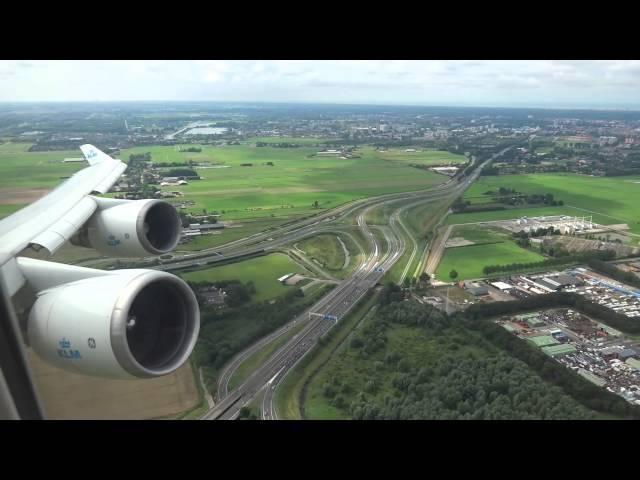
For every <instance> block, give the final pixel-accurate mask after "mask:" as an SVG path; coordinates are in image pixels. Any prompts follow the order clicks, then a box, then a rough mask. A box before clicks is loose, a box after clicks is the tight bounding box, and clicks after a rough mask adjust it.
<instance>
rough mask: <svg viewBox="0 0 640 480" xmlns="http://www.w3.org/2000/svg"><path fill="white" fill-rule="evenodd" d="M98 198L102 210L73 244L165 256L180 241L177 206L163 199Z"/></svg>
mask: <svg viewBox="0 0 640 480" xmlns="http://www.w3.org/2000/svg"><path fill="white" fill-rule="evenodd" d="M97 200H98V210H96V212H95V213H94V214H93V215H92V216H91V218H89V220H88V221H87V223H86V225H85V226H84V227H83V228H82V229H80V230H79V231H78V233H77V234H76V235H75V236H74V237H73V238H72V239H71V243H73V244H76V245H82V246H85V247H90V248H95V249H96V250H97V251H99V252H100V253H102V254H104V255H109V256H114V257H144V256H148V255H162V254H164V253H167V252H170V251H171V250H173V249H174V248H175V247H176V245H177V244H178V240H180V234H181V232H182V222H181V221H180V216H179V215H178V212H177V210H176V209H175V207H174V206H173V205H171V204H169V203H167V202H164V201H162V200H125V201H122V200H111V199H103V198H100V199H97Z"/></svg>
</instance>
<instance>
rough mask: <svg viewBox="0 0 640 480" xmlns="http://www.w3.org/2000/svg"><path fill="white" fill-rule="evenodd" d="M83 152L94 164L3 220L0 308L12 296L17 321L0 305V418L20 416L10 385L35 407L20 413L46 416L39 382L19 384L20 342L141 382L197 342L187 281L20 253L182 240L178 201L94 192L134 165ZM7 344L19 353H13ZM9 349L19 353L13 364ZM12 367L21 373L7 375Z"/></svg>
mask: <svg viewBox="0 0 640 480" xmlns="http://www.w3.org/2000/svg"><path fill="white" fill-rule="evenodd" d="M80 149H81V150H82V153H83V155H84V157H85V159H86V160H87V162H88V163H89V166H88V167H86V168H84V169H82V170H80V171H79V172H76V173H75V174H74V175H73V176H71V177H70V178H69V179H67V180H66V181H65V182H63V183H62V184H61V185H59V186H58V187H57V188H55V189H54V190H53V191H51V192H50V193H49V194H48V195H46V196H45V197H43V198H41V199H39V200H38V201H36V202H34V203H33V204H31V205H29V206H27V207H25V208H23V209H22V210H19V211H18V212H16V213H14V214H13V215H11V216H9V217H8V218H5V219H3V220H1V221H0V302H1V300H2V299H3V298H2V297H1V296H2V295H3V294H4V293H6V295H7V296H8V297H10V298H11V302H12V303H13V304H14V305H13V307H14V313H15V314H16V317H18V318H17V320H18V321H11V322H10V323H7V322H5V320H4V319H3V318H2V313H3V312H2V309H0V418H5V417H7V416H9V417H15V416H16V410H15V405H13V404H11V402H10V401H9V400H11V398H8V397H7V396H6V395H5V393H6V392H7V389H6V388H4V387H6V386H8V387H9V390H10V393H11V397H12V398H13V399H14V400H16V399H17V398H18V399H19V403H20V404H21V405H22V408H23V409H25V408H27V407H28V406H29V405H31V407H33V408H31V409H30V410H29V411H28V412H27V411H22V412H18V413H19V414H20V415H19V416H20V417H21V418H26V417H34V416H37V415H38V408H37V407H38V405H36V404H34V402H33V401H32V400H33V399H32V398H31V397H32V396H31V397H30V396H29V395H30V391H29V390H28V388H27V389H25V387H24V386H25V385H26V387H29V385H30V384H32V382H31V379H29V378H27V376H25V374H22V373H24V372H22V373H21V374H20V377H21V379H20V380H21V383H19V384H18V383H15V380H18V379H17V378H16V375H17V374H16V375H11V374H12V372H18V371H19V368H20V367H21V365H22V364H23V363H24V358H25V357H24V352H23V350H22V345H21V343H22V342H21V340H24V341H25V343H26V344H27V345H28V346H29V347H30V348H31V349H32V350H33V351H34V352H35V353H36V354H37V355H38V356H39V357H40V358H41V359H42V360H44V361H45V362H47V363H49V364H51V365H53V366H55V367H58V368H61V369H63V370H67V371H71V372H74V373H81V374H85V375H93V376H101V377H106V378H118V379H135V378H153V377H159V376H162V375H167V374H169V373H172V372H174V371H175V370H176V369H177V368H179V367H180V366H181V365H182V364H183V363H184V362H185V361H187V359H188V358H189V355H190V354H191V352H192V350H193V347H194V346H195V342H196V340H197V338H198V332H199V329H200V310H199V306H198V301H197V298H196V297H195V294H194V293H193V291H192V290H191V288H190V287H189V285H188V284H187V283H186V282H185V281H184V280H182V279H181V278H180V277H177V276H175V275H172V274H170V273H167V272H162V271H158V270H152V269H124V270H108V271H107V270H99V269H93V268H86V267H78V266H73V265H65V264H61V263H55V262H50V261H45V260H40V259H35V258H28V257H25V256H22V255H21V253H22V252H23V250H25V249H26V248H27V247H30V246H31V247H33V248H35V249H36V250H38V249H43V248H44V249H46V251H47V252H48V253H49V254H53V253H55V252H56V251H57V250H58V249H59V248H60V247H61V246H62V245H63V244H64V243H65V242H67V241H68V240H71V243H72V244H74V245H79V246H85V247H90V248H93V249H95V250H96V251H98V252H99V253H101V254H102V255H109V256H113V257H117V258H122V257H131V258H140V257H146V256H149V255H162V254H164V253H167V252H169V251H171V250H173V249H174V248H175V247H176V245H177V244H178V241H179V239H180V235H181V233H182V222H181V220H180V216H179V214H178V212H177V210H176V209H175V207H174V206H173V205H171V204H169V203H167V202H165V201H162V200H158V199H141V200H122V199H112V198H101V197H97V196H94V195H93V194H95V193H106V192H107V191H108V190H109V188H111V186H113V184H114V183H115V182H116V181H117V180H118V178H119V177H120V175H121V174H122V173H123V172H124V171H125V169H126V165H125V164H124V163H123V162H121V161H120V160H115V159H113V158H111V157H110V156H109V155H107V154H105V153H104V152H101V151H100V150H98V149H97V148H96V147H94V146H93V145H82V146H81V147H80ZM7 335H10V336H7ZM3 338H4V339H5V340H6V339H9V343H10V345H11V348H13V350H11V351H9V350H7V348H8V347H6V345H5V343H7V342H4V343H3V341H1V340H2V339H3ZM9 353H15V355H13V356H12V357H11V358H9V357H8V355H9ZM5 354H6V355H5ZM20 355H21V356H20ZM8 364H12V365H14V367H13V369H7V368H6V365H8ZM23 370H24V369H23ZM27 373H28V372H27ZM14 386H15V388H14ZM30 398H31V400H30ZM14 403H15V402H14Z"/></svg>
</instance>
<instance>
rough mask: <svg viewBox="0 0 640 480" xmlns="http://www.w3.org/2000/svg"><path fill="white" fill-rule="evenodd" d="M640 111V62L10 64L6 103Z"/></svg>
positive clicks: (4, 66) (1, 95)
mask: <svg viewBox="0 0 640 480" xmlns="http://www.w3.org/2000/svg"><path fill="white" fill-rule="evenodd" d="M67 101H68V102H92V101H100V102H116V101H194V102H198V101H212V102H230V103H232V102H264V103H333V104H364V105H399V106H400V105H415V106H460V107H519V108H523V107H524V108H527V107H529V108H580V109H589V108H593V109H602V108H605V109H630V110H636V109H639V108H640V61H635V60H633V61H626V60H625V61H623V60H606V61H591V60H589V61H586V60H579V61H564V60H563V61H558V60H553V61H552V60H549V61H543V60H517V61H505V60H488V61H482V60H469V61H461V60H454V61H446V60H428V61H427V60H424V61H423V60H418V61H414V60H392V61H385V60H355V61H350V60H282V61H275V60H273V61H272V60H269V61H263V60H255V61H252V60H240V61H232V60H168V61H159V60H151V61H133V60H87V61H82V60H33V61H15V60H12V61H7V60H2V61H0V102H67Z"/></svg>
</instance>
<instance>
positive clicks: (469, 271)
mask: <svg viewBox="0 0 640 480" xmlns="http://www.w3.org/2000/svg"><path fill="white" fill-rule="evenodd" d="M451 236H452V237H453V236H456V237H457V236H462V235H459V234H457V233H455V231H454V233H452V235H451ZM489 238H490V237H487V238H486V239H485V240H483V241H488V239H489ZM493 238H495V239H496V240H497V241H499V242H500V243H486V244H479V245H468V246H464V247H453V248H447V249H446V250H445V254H444V257H443V258H442V261H441V262H440V265H438V269H437V270H436V278H438V279H439V280H442V281H451V278H450V277H449V272H450V271H451V270H456V271H457V272H458V277H457V278H456V279H455V280H456V281H457V280H468V279H472V278H482V277H484V276H485V275H484V273H483V272H482V269H483V268H484V267H485V265H503V264H508V263H513V262H519V263H528V262H537V261H540V260H543V259H544V257H542V255H538V254H537V253H534V252H531V251H529V250H525V249H524V248H520V247H519V246H518V245H516V244H515V243H514V242H512V241H511V240H508V239H506V238H504V237H501V236H497V235H496V236H495V237H493ZM500 240H502V241H500Z"/></svg>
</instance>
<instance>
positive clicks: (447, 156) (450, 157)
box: [362, 148, 467, 165]
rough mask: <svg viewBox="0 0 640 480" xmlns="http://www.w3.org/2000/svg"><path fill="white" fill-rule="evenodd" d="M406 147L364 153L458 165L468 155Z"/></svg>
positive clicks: (393, 159)
mask: <svg viewBox="0 0 640 480" xmlns="http://www.w3.org/2000/svg"><path fill="white" fill-rule="evenodd" d="M405 150H407V149H406V148H389V149H388V150H384V151H380V150H373V149H368V148H367V149H363V150H362V151H363V153H366V154H367V155H369V154H372V155H373V156H374V157H375V158H379V159H381V160H387V161H391V162H398V163H406V164H410V163H413V164H417V165H456V164H460V163H465V162H466V161H467V159H466V157H464V156H463V155H456V154H455V153H451V152H447V151H442V150H434V149H421V148H416V149H415V150H416V151H415V152H407V151H405Z"/></svg>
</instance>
